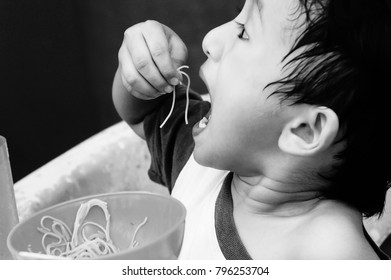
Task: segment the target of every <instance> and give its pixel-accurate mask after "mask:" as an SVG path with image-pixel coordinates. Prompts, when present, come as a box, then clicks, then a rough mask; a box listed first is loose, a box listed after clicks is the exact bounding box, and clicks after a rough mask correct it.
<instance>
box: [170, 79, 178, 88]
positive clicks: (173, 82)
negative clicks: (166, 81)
mask: <svg viewBox="0 0 391 280" xmlns="http://www.w3.org/2000/svg"><path fill="white" fill-rule="evenodd" d="M170 84H172V85H173V86H176V85H178V84H179V80H178V79H177V78H172V79H171V80H170Z"/></svg>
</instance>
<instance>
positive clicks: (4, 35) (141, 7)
mask: <svg viewBox="0 0 391 280" xmlns="http://www.w3.org/2000/svg"><path fill="white" fill-rule="evenodd" d="M237 2H240V1H239V0H228V1H227V0H205V1H190V0H35V1H33V0H1V1H0V81H1V84H0V87H1V99H0V135H2V136H4V137H6V139H7V145H8V148H9V153H10V161H11V167H12V173H13V178H14V181H17V180H19V179H21V178H22V177H24V176H26V175H27V174H28V173H30V172H32V171H34V170H35V169H37V168H39V167H40V166H42V165H43V164H45V163H47V162H48V161H50V160H51V159H53V158H55V157H57V156H58V155H60V154H62V153H63V152H65V151H66V150H68V149H70V148H72V147H73V146H75V145H77V144H78V143H80V142H82V141H83V140H85V139H87V138H88V137H90V136H92V135H93V134H95V133H97V132H99V131H101V130H102V129H104V128H107V127H109V126H111V125H113V124H114V123H116V122H118V121H120V118H119V117H118V115H117V113H116V112H115V110H114V107H113V104H112V99H111V85H112V80H113V76H114V73H115V70H116V67H117V62H118V61H117V52H118V49H119V47H120V45H121V42H122V38H123V32H124V31H125V29H126V28H127V27H129V26H131V25H133V24H135V23H138V22H140V21H144V20H147V19H155V20H158V21H160V22H162V23H164V24H166V25H168V26H170V27H171V28H173V29H174V30H175V31H176V32H177V33H178V35H179V36H180V37H181V38H182V39H183V40H184V42H185V43H186V44H187V46H188V49H189V61H188V65H190V67H191V68H190V70H188V71H187V72H188V73H189V74H190V75H191V78H192V87H193V88H194V89H195V90H197V91H199V92H205V91H206V89H205V87H204V85H203V84H202V82H201V81H200V79H199V77H198V69H199V66H200V65H201V64H202V63H203V61H204V60H205V58H206V57H205V55H204V54H203V52H202V49H201V43H202V38H203V37H204V36H205V34H206V33H207V32H208V31H209V30H210V29H212V28H214V27H216V26H218V25H220V24H222V23H224V22H226V21H228V20H231V19H232V18H233V17H234V16H235V14H236V8H237V6H238V5H240V4H238V3H237Z"/></svg>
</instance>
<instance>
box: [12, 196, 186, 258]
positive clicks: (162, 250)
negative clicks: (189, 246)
mask: <svg viewBox="0 0 391 280" xmlns="http://www.w3.org/2000/svg"><path fill="white" fill-rule="evenodd" d="M93 198H96V199H100V200H102V201H105V202H106V203H107V206H108V211H109V213H110V216H111V218H110V229H111V230H110V235H111V239H112V240H113V243H114V245H115V246H117V247H118V248H119V250H120V252H119V253H116V254H112V255H108V256H100V257H97V258H96V259H123V260H131V259H133V260H135V259H139V260H141V259H155V260H157V259H177V258H178V255H179V252H180V249H181V245H182V240H183V233H184V226H185V216H186V210H185V207H184V206H183V204H182V203H181V202H179V201H178V200H176V199H174V198H172V197H170V196H166V195H160V194H154V193H146V192H117V193H108V194H100V195H92V196H87V197H83V198H78V199H75V200H71V201H67V202H64V203H61V204H58V205H55V206H52V207H50V208H47V209H44V210H42V211H40V212H37V213H36V214H34V215H32V216H31V217H29V218H27V219H26V220H24V221H22V222H21V223H19V224H18V225H16V226H15V227H14V228H13V229H12V230H11V232H10V233H9V235H8V239H7V246H8V249H9V250H10V252H11V254H12V256H13V257H14V258H15V259H36V257H35V256H34V255H29V256H26V254H23V253H22V254H20V252H21V251H22V252H26V251H27V252H28V251H32V252H36V253H38V252H44V249H43V247H42V233H40V232H39V231H38V230H37V228H38V227H39V226H40V221H41V218H42V217H43V216H45V215H50V216H52V217H55V218H57V219H60V220H62V221H64V222H65V223H66V224H67V225H68V226H69V228H70V230H71V231H72V230H73V224H74V221H75V217H76V213H77V211H78V209H79V207H80V205H81V203H82V202H85V201H88V200H90V199H93ZM102 213H103V212H102V211H101V209H99V208H98V207H92V208H91V211H90V213H89V214H88V216H87V219H88V220H91V221H99V219H101V220H102V221H103V217H104V215H103V214H102ZM145 217H148V220H147V223H146V224H145V225H144V226H143V227H142V228H141V229H140V230H139V231H138V233H137V241H138V242H139V244H140V245H139V246H137V247H135V248H131V249H129V244H130V242H131V239H132V236H133V233H134V231H135V229H136V226H135V225H138V224H140V223H142V222H143V221H144V219H145ZM38 256H39V255H38ZM47 257H50V256H49V255H44V258H47Z"/></svg>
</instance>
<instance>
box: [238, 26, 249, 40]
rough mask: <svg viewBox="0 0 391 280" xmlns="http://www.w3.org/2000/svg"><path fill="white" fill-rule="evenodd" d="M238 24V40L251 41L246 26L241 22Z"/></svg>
mask: <svg viewBox="0 0 391 280" xmlns="http://www.w3.org/2000/svg"><path fill="white" fill-rule="evenodd" d="M236 24H237V25H238V27H239V30H240V31H239V34H238V38H239V39H242V40H249V39H250V37H248V34H247V32H246V28H245V26H244V24H243V23H240V22H236Z"/></svg>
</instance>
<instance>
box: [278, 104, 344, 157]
mask: <svg viewBox="0 0 391 280" xmlns="http://www.w3.org/2000/svg"><path fill="white" fill-rule="evenodd" d="M338 129H339V121H338V116H337V114H336V113H335V112H334V111H333V110H331V109H330V108H327V107H323V106H308V107H307V108H306V109H305V110H303V111H301V112H300V114H299V115H297V116H295V117H294V118H293V119H292V120H291V121H290V122H288V123H287V124H286V125H285V127H284V129H283V131H282V133H281V135H280V138H279V140H278V145H279V147H280V149H281V150H282V151H284V152H286V153H289V154H293V155H297V156H307V155H314V154H316V153H318V152H321V151H323V150H325V149H327V148H328V147H329V146H330V145H331V144H332V143H333V142H334V140H335V137H336V136H337V133H338Z"/></svg>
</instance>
